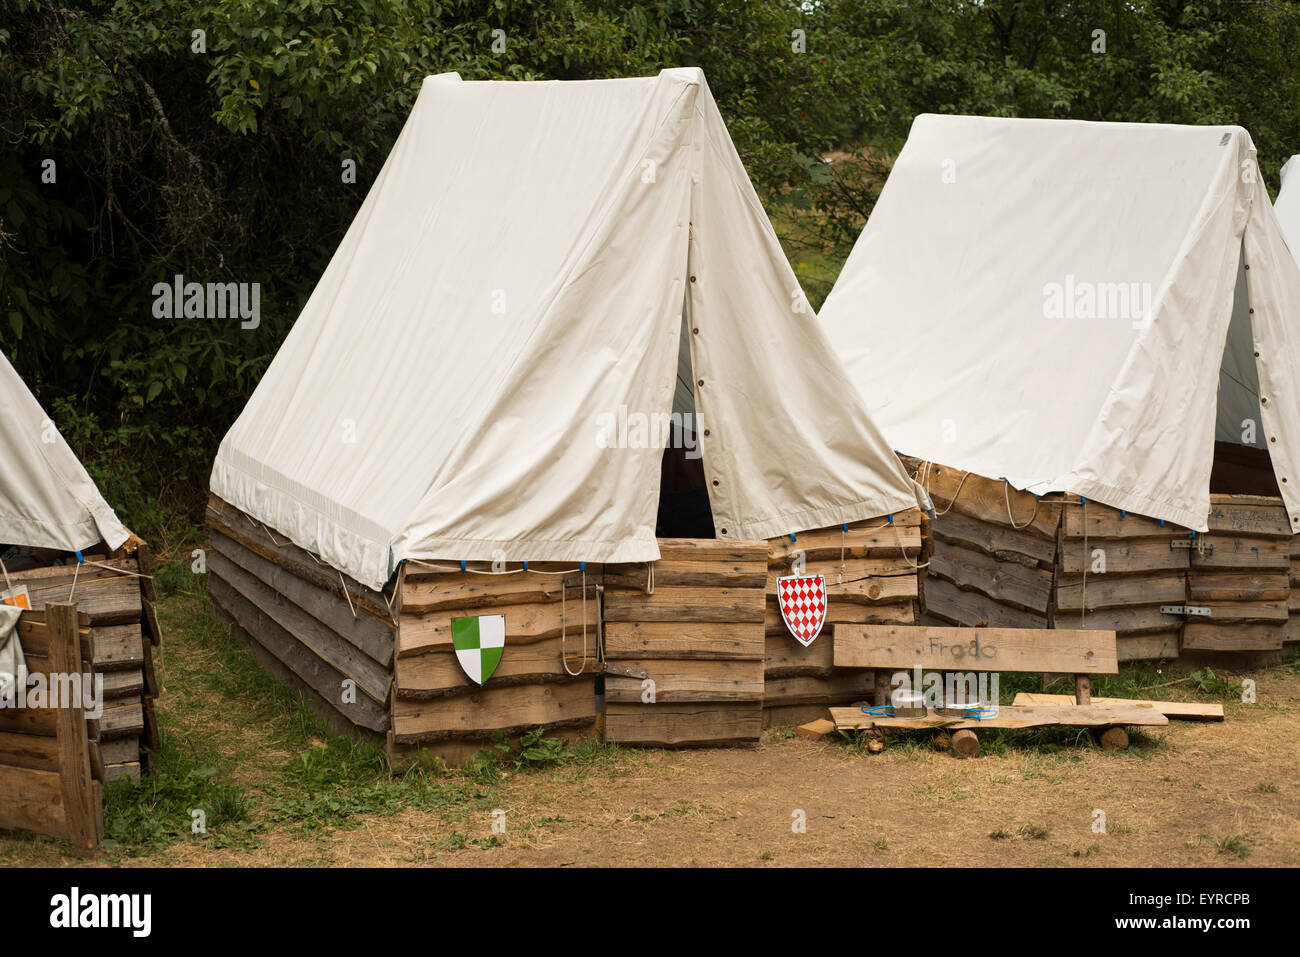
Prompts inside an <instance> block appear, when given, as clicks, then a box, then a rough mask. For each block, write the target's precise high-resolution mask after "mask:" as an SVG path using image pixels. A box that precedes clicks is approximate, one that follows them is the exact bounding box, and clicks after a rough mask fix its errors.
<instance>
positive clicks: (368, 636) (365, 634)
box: [212, 530, 395, 668]
mask: <svg viewBox="0 0 1300 957" xmlns="http://www.w3.org/2000/svg"><path fill="white" fill-rule="evenodd" d="M212 548H213V550H214V551H216V552H217V553H218V554H220V555H222V556H223V557H225V558H226V559H228V560H229V561H231V562H233V563H234V564H236V565H238V566H239V567H240V568H242V569H243V570H244V571H246V572H247V573H248V574H250V575H252V576H253V577H255V578H257V579H260V580H261V581H262V582H263V583H264V584H265V585H266V586H267V587H268V588H270V589H271V590H272V591H275V592H277V593H278V594H280V595H283V596H284V597H285V598H287V599H288V600H289V601H291V602H293V604H295V605H297V606H298V608H300V609H301V610H302V611H304V612H305V613H306V614H308V615H310V616H311V617H312V618H314V619H316V620H317V621H319V622H320V623H321V624H322V625H324V626H325V627H326V628H328V629H329V630H330V631H331V632H333V633H334V634H335V635H337V636H339V637H340V638H342V639H343V640H344V641H347V642H349V643H350V644H352V645H354V646H355V647H357V648H358V649H360V650H361V651H362V652H363V653H364V654H365V655H366V656H367V657H369V658H370V659H371V660H373V661H374V662H375V663H376V664H377V665H379V666H380V667H381V668H388V667H389V666H390V665H392V663H393V644H394V643H393V632H394V630H395V629H394V626H393V624H392V623H391V622H384V621H380V620H379V619H377V618H376V617H375V616H374V615H362V614H353V612H352V609H351V608H349V607H348V603H347V600H346V599H345V598H343V597H341V596H339V595H337V594H335V593H333V592H330V591H326V590H325V589H323V588H319V587H317V586H315V585H313V584H311V583H310V582H306V581H303V580H302V579H301V578H297V577H296V576H294V575H292V574H291V573H290V572H289V571H288V570H287V569H285V568H282V567H280V566H279V565H276V564H275V563H274V562H269V561H267V560H266V559H265V558H263V557H262V556H260V555H258V554H256V553H255V552H251V551H249V550H248V549H246V548H244V547H243V546H242V545H240V544H239V543H238V542H236V541H235V540H234V539H231V538H227V537H226V536H225V535H222V534H221V533H220V532H218V531H216V530H213V532H212Z"/></svg>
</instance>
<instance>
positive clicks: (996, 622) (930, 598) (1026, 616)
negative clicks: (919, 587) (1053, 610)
mask: <svg viewBox="0 0 1300 957" xmlns="http://www.w3.org/2000/svg"><path fill="white" fill-rule="evenodd" d="M925 610H926V612H927V613H929V614H930V615H932V616H933V617H935V618H938V619H940V620H941V621H945V622H949V623H951V624H954V625H963V626H965V627H968V628H1046V627H1047V626H1048V619H1047V614H1046V612H1045V611H1044V612H1043V613H1038V612H1030V611H1025V610H1024V609H1021V608H1013V607H1012V606H1010V605H1004V604H1002V603H1001V602H999V601H997V600H996V599H993V598H990V597H989V596H988V595H985V594H983V593H981V592H978V591H975V590H973V589H972V590H969V591H966V590H962V589H960V588H958V587H957V586H956V585H954V584H952V582H948V581H944V580H943V579H942V578H927V579H926V582H925Z"/></svg>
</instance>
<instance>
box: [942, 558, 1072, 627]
mask: <svg viewBox="0 0 1300 957" xmlns="http://www.w3.org/2000/svg"><path fill="white" fill-rule="evenodd" d="M929 574H930V575H933V576H936V577H939V578H942V579H945V580H946V581H949V582H952V583H953V584H954V585H956V586H957V587H959V588H960V587H961V586H962V585H963V584H968V583H978V584H979V586H980V587H979V589H978V590H979V591H980V592H981V593H983V594H985V595H987V596H988V597H990V598H992V599H994V600H996V601H1000V602H1006V603H1007V604H1010V605H1015V606H1016V607H1017V608H1023V609H1025V610H1026V611H1033V612H1039V613H1043V614H1045V613H1046V611H1047V605H1048V603H1049V602H1050V601H1051V598H1052V573H1051V571H1050V570H1048V569H1043V568H1038V567H1033V568H1030V567H1027V566H1026V565H1024V564H1022V563H1021V562H1017V561H1003V560H1001V559H999V558H997V557H996V556H994V555H990V554H988V553H987V552H983V551H979V550H977V549H973V548H967V547H965V546H962V545H957V544H954V543H952V542H947V541H944V540H942V539H939V540H936V541H935V543H934V553H933V554H932V555H931V556H930V566H929Z"/></svg>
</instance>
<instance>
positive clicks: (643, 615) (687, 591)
mask: <svg viewBox="0 0 1300 957" xmlns="http://www.w3.org/2000/svg"><path fill="white" fill-rule="evenodd" d="M755 595H759V596H760V597H761V595H762V592H759V591H758V590H757V589H744V588H672V587H670V588H658V587H656V588H655V592H654V594H653V595H646V594H644V593H643V592H633V591H622V590H612V591H607V592H606V593H605V620H606V621H627V622H637V621H676V622H682V621H715V622H732V623H735V622H755V621H757V622H761V621H763V605H762V603H761V601H756V600H755Z"/></svg>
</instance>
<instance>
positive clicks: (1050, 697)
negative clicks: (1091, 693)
mask: <svg viewBox="0 0 1300 957" xmlns="http://www.w3.org/2000/svg"><path fill="white" fill-rule="evenodd" d="M1092 703H1093V704H1094V705H1096V706H1099V707H1111V706H1115V707H1123V706H1125V705H1143V706H1145V707H1149V708H1155V709H1156V710H1157V711H1159V712H1160V713H1161V714H1163V715H1164V716H1165V717H1166V718H1178V719H1181V720H1183V721H1222V720H1223V705H1221V704H1200V703H1198V702H1194V701H1148V700H1146V699H1136V698H1093V699H1092ZM1011 704H1012V705H1013V706H1015V707H1017V708H1020V707H1042V706H1044V705H1049V706H1052V707H1068V706H1070V705H1073V704H1074V696H1073V695H1068V694H1044V693H1041V692H1036V691H1021V692H1020V693H1018V694H1017V695H1016V700H1015V701H1013V702H1011Z"/></svg>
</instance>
